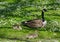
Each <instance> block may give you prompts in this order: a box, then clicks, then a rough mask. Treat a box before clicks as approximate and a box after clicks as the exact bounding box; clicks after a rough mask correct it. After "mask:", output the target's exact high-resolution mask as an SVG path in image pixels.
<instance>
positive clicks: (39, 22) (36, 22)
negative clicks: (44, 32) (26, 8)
mask: <svg viewBox="0 0 60 42" xmlns="http://www.w3.org/2000/svg"><path fill="white" fill-rule="evenodd" d="M44 12H47V9H42V13H41V16H42V17H41V18H42V19H33V20H28V21H24V22H22V24H24V25H26V26H28V27H33V28H38V27H45V25H46V24H47V21H46V20H45V17H44Z"/></svg>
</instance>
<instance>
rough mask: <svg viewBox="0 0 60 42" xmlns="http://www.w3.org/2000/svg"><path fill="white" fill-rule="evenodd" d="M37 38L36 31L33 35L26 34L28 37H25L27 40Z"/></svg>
mask: <svg viewBox="0 0 60 42" xmlns="http://www.w3.org/2000/svg"><path fill="white" fill-rule="evenodd" d="M37 37H38V33H37V30H36V31H35V33H32V34H28V35H27V36H26V38H27V39H31V38H37Z"/></svg>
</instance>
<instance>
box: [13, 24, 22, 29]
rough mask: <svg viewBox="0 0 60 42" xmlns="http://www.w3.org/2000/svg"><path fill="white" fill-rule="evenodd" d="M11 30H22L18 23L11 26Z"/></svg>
mask: <svg viewBox="0 0 60 42" xmlns="http://www.w3.org/2000/svg"><path fill="white" fill-rule="evenodd" d="M12 28H13V29H15V30H22V28H21V26H20V24H19V23H15V24H13V25H12Z"/></svg>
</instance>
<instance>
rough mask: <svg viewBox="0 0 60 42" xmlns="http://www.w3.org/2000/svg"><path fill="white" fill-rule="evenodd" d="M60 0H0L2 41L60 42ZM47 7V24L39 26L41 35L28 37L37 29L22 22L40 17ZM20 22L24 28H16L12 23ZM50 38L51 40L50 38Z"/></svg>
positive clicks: (0, 35) (0, 41)
mask: <svg viewBox="0 0 60 42" xmlns="http://www.w3.org/2000/svg"><path fill="white" fill-rule="evenodd" d="M59 2H60V0H0V42H7V41H9V42H15V41H16V42H40V41H42V42H55V40H56V42H57V41H58V42H60V3H59ZM43 8H46V9H47V10H48V12H46V13H45V18H46V20H47V25H46V27H44V28H38V29H37V30H38V34H39V37H37V38H35V39H26V37H25V36H26V35H27V34H30V33H34V31H35V30H36V29H32V28H29V27H27V26H23V25H22V24H21V22H23V21H27V20H32V19H36V18H39V19H41V10H42V9H43ZM15 23H20V24H21V27H22V30H14V29H13V28H12V25H13V24H15ZM49 39H50V40H49Z"/></svg>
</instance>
